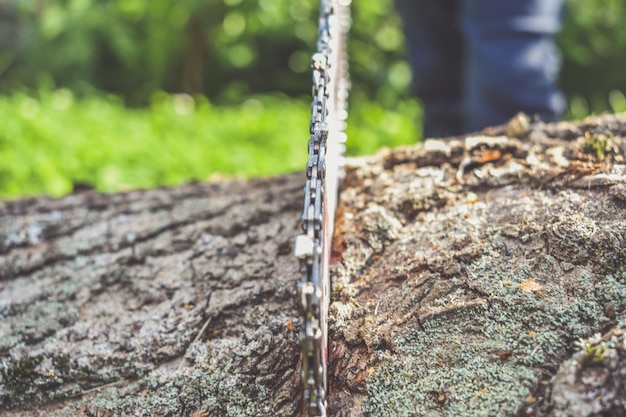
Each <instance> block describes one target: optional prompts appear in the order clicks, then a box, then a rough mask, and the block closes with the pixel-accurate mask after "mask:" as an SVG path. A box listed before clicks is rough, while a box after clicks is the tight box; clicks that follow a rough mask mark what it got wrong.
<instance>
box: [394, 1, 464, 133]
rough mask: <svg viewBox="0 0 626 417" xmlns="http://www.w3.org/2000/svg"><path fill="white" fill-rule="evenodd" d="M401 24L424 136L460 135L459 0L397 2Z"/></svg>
mask: <svg viewBox="0 0 626 417" xmlns="http://www.w3.org/2000/svg"><path fill="white" fill-rule="evenodd" d="M396 6H397V9H398V12H399V14H400V16H401V17H402V19H403V21H404V31H405V37H406V40H407V46H408V55H409V61H410V63H411V68H412V70H413V92H414V94H415V95H416V96H417V97H418V98H419V99H420V100H421V101H422V104H423V106H424V121H423V123H424V135H425V136H426V137H442V136H454V135H459V134H461V133H462V129H463V119H462V114H461V111H462V108H463V84H462V83H463V73H462V63H463V46H462V36H461V32H460V25H459V6H460V3H459V1H458V0H396Z"/></svg>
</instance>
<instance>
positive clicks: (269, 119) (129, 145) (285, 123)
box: [0, 89, 420, 199]
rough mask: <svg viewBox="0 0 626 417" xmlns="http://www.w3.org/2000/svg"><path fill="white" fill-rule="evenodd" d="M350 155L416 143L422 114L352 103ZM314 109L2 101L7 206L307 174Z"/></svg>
mask: <svg viewBox="0 0 626 417" xmlns="http://www.w3.org/2000/svg"><path fill="white" fill-rule="evenodd" d="M353 102H356V103H355V104H353V107H352V109H351V113H350V120H349V123H350V127H349V131H348V135H349V137H350V140H349V143H348V151H349V153H350V154H352V155H355V154H364V153H372V152H374V151H375V150H377V149H378V148H380V147H381V146H396V145H398V144H401V143H411V142H415V141H416V140H417V137H418V133H417V132H418V131H419V126H418V125H417V123H418V120H419V116H420V108H419V106H418V105H417V103H415V102H413V101H410V102H406V103H401V104H399V105H398V106H396V109H394V110H388V109H383V108H382V107H381V106H379V105H378V104H376V103H373V102H366V101H362V100H358V99H353ZM309 112H310V110H309V104H308V99H306V98H303V99H293V98H288V97H285V96H282V95H266V96H259V97H250V98H248V99H246V100H245V101H243V102H242V103H241V104H240V105H239V106H227V107H224V106H216V105H214V104H212V103H210V102H209V101H208V100H207V99H206V98H204V97H190V96H187V95H166V94H164V93H161V94H156V95H155V96H154V98H153V100H152V104H151V105H150V106H149V107H147V108H142V109H131V108H127V107H126V106H125V105H124V104H123V103H122V101H121V100H120V99H118V98H116V97H112V96H104V95H102V96H90V97H86V98H80V99H78V98H76V97H74V95H73V94H72V93H71V92H70V91H69V90H64V89H62V90H56V91H42V92H40V93H39V94H37V95H28V94H25V93H13V94H11V95H7V96H0V115H1V119H2V122H1V123H0V198H4V199H6V198H17V197H23V196H33V195H41V194H47V195H51V196H61V195H64V194H67V193H69V192H71V191H72V190H73V188H74V186H75V185H76V184H87V185H90V186H93V187H95V188H96V189H97V190H99V191H105V192H113V191H119V190H126V189H135V188H152V187H158V186H163V185H175V184H180V183H184V182H187V181H191V180H201V181H202V180H206V179H207V178H209V177H210V176H211V175H213V174H215V173H222V174H228V175H242V176H246V177H256V176H267V175H273V174H280V173H285V172H289V171H296V170H300V169H302V168H303V167H304V165H305V163H306V158H307V155H306V152H307V145H306V143H307V140H308V122H309V118H310V115H309V114H310V113H309Z"/></svg>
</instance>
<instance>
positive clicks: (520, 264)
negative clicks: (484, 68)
mask: <svg viewBox="0 0 626 417" xmlns="http://www.w3.org/2000/svg"><path fill="white" fill-rule="evenodd" d="M505 134H506V135H507V136H508V137H507V136H504V135H505ZM625 155H626V116H623V115H622V116H606V117H603V118H600V119H590V120H587V121H585V122H583V123H580V124H578V125H572V124H567V123H562V124H556V125H541V124H531V125H530V126H527V125H526V124H525V123H524V119H523V118H517V119H514V120H513V121H511V122H510V123H509V124H508V125H507V126H506V127H502V128H493V129H489V130H487V131H485V132H483V134H481V135H478V136H477V135H474V136H471V137H468V138H459V139H452V140H448V141H427V142H426V143H425V144H422V145H417V146H413V147H407V148H400V149H397V150H393V151H382V152H381V153H379V154H378V155H375V156H373V157H369V158H364V159H353V160H351V161H350V166H349V167H348V174H347V178H346V181H345V182H344V184H343V189H342V192H341V205H340V207H339V211H338V214H337V226H336V236H335V240H334V246H333V257H334V260H333V266H332V269H333V273H334V292H333V303H332V305H331V309H330V323H331V326H330V340H331V342H330V343H331V346H330V347H331V365H330V370H329V372H330V374H331V379H330V380H331V394H330V399H329V401H330V409H331V415H333V416H495V415H499V416H525V415H541V416H589V415H598V416H599V415H612V416H626V400H625V398H626V388H625V386H624V381H625V380H626V375H625V372H626V371H624V369H626V345H625V344H624V343H625V336H624V331H625V330H626V328H625V326H624V325H623V322H624V319H625V318H626V315H625V307H626V273H625V266H626V221H625V219H626V211H625V208H626V165H625V164H626V157H625ZM302 185H303V184H302V174H292V175H286V176H282V177H277V178H270V179H262V180H251V181H247V182H246V181H231V182H222V183H215V184H191V185H186V186H182V187H178V188H174V189H160V190H153V191H140V192H129V193H123V194H114V195H102V194H97V193H94V192H86V193H79V194H74V195H70V196H67V197H65V198H62V199H58V200H51V199H47V198H38V199H28V200H20V201H14V202H4V203H0V226H1V229H0V360H1V372H0V400H1V405H0V413H1V414H2V415H3V416H9V417H17V416H80V417H88V416H107V417H110V416H149V415H154V416H195V417H200V416H257V415H259V416H273V415H275V416H297V415H299V410H300V388H299V354H300V349H299V346H298V341H297V331H298V327H299V323H300V322H299V318H298V314H297V309H296V303H295V298H296V297H295V287H296V282H297V280H298V279H299V276H298V273H297V269H298V268H297V262H296V261H295V260H294V259H293V257H292V256H291V246H292V240H293V237H294V236H295V235H296V234H297V233H298V220H299V215H300V207H301V204H302V195H301V192H302V191H301V190H302ZM596 333H601V334H599V335H596V336H594V334H596ZM582 338H588V339H585V340H583V339H582Z"/></svg>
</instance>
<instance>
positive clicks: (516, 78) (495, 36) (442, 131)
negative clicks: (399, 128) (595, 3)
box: [396, 0, 565, 137]
mask: <svg viewBox="0 0 626 417" xmlns="http://www.w3.org/2000/svg"><path fill="white" fill-rule="evenodd" d="M563 1H564V0H396V4H397V8H398V11H399V13H400V16H401V17H402V19H403V20H404V27H405V35H406V40H407V47H408V53H409V60H410V63H411V67H412V70H413V88H414V93H415V95H416V96H417V97H418V98H419V99H420V100H421V101H422V104H423V106H424V135H425V136H426V137H444V136H454V135H460V134H464V133H468V132H473V131H477V130H481V129H482V128H484V127H486V126H491V125H497V124H501V123H504V122H505V121H507V120H508V119H509V118H511V117H512V116H514V115H515V114H516V113H517V112H520V111H523V112H525V113H528V114H530V115H535V116H538V117H540V118H541V119H542V120H544V121H553V120H557V119H559V118H560V117H562V115H563V113H564V110H565V100H564V98H563V96H562V94H561V93H560V91H559V89H558V87H557V79H558V73H559V68H560V57H559V51H558V50H557V48H556V46H555V43H554V37H555V35H556V34H557V33H558V31H559V29H560V26H561V17H562V9H563Z"/></svg>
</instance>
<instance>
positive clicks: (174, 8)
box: [0, 0, 410, 105]
mask: <svg viewBox="0 0 626 417" xmlns="http://www.w3.org/2000/svg"><path fill="white" fill-rule="evenodd" d="M7 1H9V0H0V5H1V4H2V3H5V4H8V3H7ZM11 4H12V5H13V7H12V8H13V9H17V10H18V12H19V21H20V22H19V24H20V26H21V28H20V30H19V36H18V38H19V39H20V40H21V42H20V43H19V45H20V47H19V48H18V50H17V53H15V54H14V56H13V58H14V62H13V65H12V66H11V68H10V69H8V70H7V71H5V73H4V75H3V76H2V78H0V86H2V88H3V89H4V91H7V90H9V89H13V88H15V87H16V86H27V87H30V88H37V87H40V86H41V85H42V84H43V85H47V84H50V80H52V81H53V82H52V84H54V85H55V86H57V87H64V88H69V89H71V90H73V91H75V92H78V93H89V92H90V90H91V88H93V87H95V88H96V89H99V90H104V91H108V92H113V93H116V94H119V95H121V96H122V97H124V99H125V100H126V102H127V103H128V104H131V105H144V104H146V103H148V102H149V100H150V97H151V95H152V93H153V92H154V91H157V90H163V91H169V92H176V93H179V92H184V93H191V94H195V93H204V94H206V95H207V96H209V97H211V98H212V99H215V100H218V101H219V102H231V103H232V102H234V101H238V100H240V99H241V98H242V97H243V96H245V95H247V94H251V93H260V92H271V91H281V92H284V93H286V94H289V95H292V96H294V95H296V96H297V95H303V94H306V95H308V94H309V91H310V73H309V61H310V56H311V52H312V51H313V50H314V48H315V41H316V37H317V16H318V14H319V6H318V5H319V2H318V1H317V0H225V1H222V0H178V1H175V2H174V1H171V0H106V1H103V0H19V1H18V0H11ZM5 8H7V6H5ZM353 12H354V21H355V24H354V27H353V30H352V33H351V63H352V66H353V70H352V75H353V81H354V84H355V89H354V90H355V91H358V92H360V93H363V94H365V95H366V97H369V98H376V99H378V100H382V101H383V102H384V103H383V104H388V105H393V104H394V103H395V100H396V99H397V97H398V96H402V97H407V87H408V85H409V83H410V71H409V68H408V66H407V64H406V63H405V61H404V59H403V55H404V54H403V36H402V32H401V26H400V20H399V18H398V16H397V15H395V13H394V9H393V1H392V0H380V1H376V2H355V4H354V11H353Z"/></svg>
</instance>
